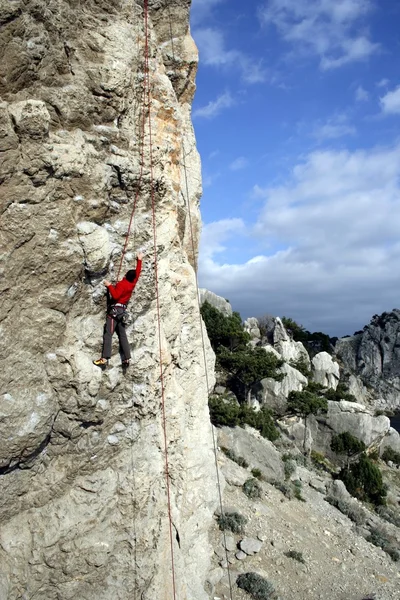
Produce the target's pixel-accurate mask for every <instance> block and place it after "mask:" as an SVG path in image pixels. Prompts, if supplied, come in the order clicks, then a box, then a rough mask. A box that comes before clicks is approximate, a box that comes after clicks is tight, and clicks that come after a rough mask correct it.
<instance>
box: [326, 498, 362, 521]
mask: <svg viewBox="0 0 400 600" xmlns="http://www.w3.org/2000/svg"><path fill="white" fill-rule="evenodd" d="M325 500H326V502H329V504H332V506H334V507H335V508H337V509H338V510H340V512H341V513H343V514H344V515H346V516H347V517H349V519H350V520H351V521H353V523H355V524H356V525H364V523H365V521H366V513H365V511H364V510H363V509H362V508H361V507H359V506H357V505H356V504H353V503H351V502H347V501H346V500H341V499H339V498H335V497H334V496H327V497H326V498H325Z"/></svg>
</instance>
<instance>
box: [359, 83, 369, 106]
mask: <svg viewBox="0 0 400 600" xmlns="http://www.w3.org/2000/svg"><path fill="white" fill-rule="evenodd" d="M368 100H369V93H368V92H367V90H364V88H363V87H362V85H359V86H358V88H357V89H356V101H357V102H367V101H368Z"/></svg>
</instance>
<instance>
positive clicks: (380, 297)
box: [199, 145, 400, 335]
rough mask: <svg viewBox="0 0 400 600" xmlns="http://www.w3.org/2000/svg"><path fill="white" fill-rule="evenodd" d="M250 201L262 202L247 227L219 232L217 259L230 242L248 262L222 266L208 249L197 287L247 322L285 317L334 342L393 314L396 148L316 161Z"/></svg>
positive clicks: (399, 168)
mask: <svg viewBox="0 0 400 600" xmlns="http://www.w3.org/2000/svg"><path fill="white" fill-rule="evenodd" d="M253 192H254V194H255V195H256V196H257V197H258V198H259V199H262V200H263V207H262V210H261V211H260V214H259V216H258V219H257V222H256V224H255V226H254V227H251V228H250V227H249V226H248V227H247V228H246V227H244V226H243V224H242V225H241V227H238V228H237V229H234V228H232V229H230V228H229V227H227V226H226V222H224V225H223V226H222V229H223V231H224V235H225V237H224V247H225V248H227V249H228V250H227V252H226V253H225V256H226V255H227V254H228V253H229V239H227V236H229V235H230V234H231V235H232V236H234V242H235V245H237V244H238V240H239V238H240V236H242V238H243V245H246V247H248V246H249V236H252V237H251V241H252V243H253V244H256V243H257V244H258V249H257V250H256V252H255V254H256V256H255V258H254V259H252V260H251V261H248V262H246V263H244V264H237V263H233V264H222V263H221V262H220V261H219V260H218V254H217V252H215V251H214V250H213V247H212V245H210V249H209V251H208V253H207V254H204V253H202V254H201V257H200V270H199V276H200V282H201V285H202V287H207V288H209V289H211V290H213V291H214V292H216V293H217V294H220V295H222V296H223V297H225V298H229V299H230V301H231V302H232V304H233V307H234V309H235V310H239V311H240V312H241V313H242V315H243V316H245V317H247V316H259V315H262V314H265V313H270V314H275V315H280V316H282V315H286V316H291V317H293V318H295V319H296V320H298V321H300V322H301V323H303V324H304V325H305V326H306V327H307V328H308V329H310V330H321V331H326V332H327V333H330V334H332V335H335V334H336V335H344V334H346V333H352V332H353V331H355V330H357V329H360V328H361V327H362V326H363V325H365V324H366V323H367V322H368V321H369V319H370V318H371V316H372V315H373V314H374V313H379V312H383V311H384V310H390V309H392V308H393V307H395V306H398V305H399V298H400V280H399V277H398V264H399V260H400V242H399V239H400V145H397V146H394V147H390V148H376V149H372V150H369V151H362V150H359V151H355V152H349V151H340V152H339V151H326V150H325V151H316V152H313V153H311V154H309V155H308V156H306V157H305V159H304V160H303V161H302V162H299V163H298V164H296V165H295V166H294V167H293V169H292V172H291V176H290V178H289V179H288V180H287V182H286V183H285V184H284V185H281V186H279V187H272V188H265V189H264V188H262V187H260V186H255V187H254V190H253ZM209 228H210V230H211V231H213V232H215V231H218V228H219V224H218V223H213V224H211V225H207V226H205V228H204V235H205V236H207V235H208V234H209V232H208V229H209ZM244 236H247V237H246V238H245V237H244ZM202 247H203V246H202ZM263 247H264V251H261V252H260V249H261V250H262V248H263Z"/></svg>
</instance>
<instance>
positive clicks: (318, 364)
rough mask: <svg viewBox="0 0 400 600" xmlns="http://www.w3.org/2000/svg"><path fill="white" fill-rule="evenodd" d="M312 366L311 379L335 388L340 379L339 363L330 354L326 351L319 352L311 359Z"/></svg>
mask: <svg viewBox="0 0 400 600" xmlns="http://www.w3.org/2000/svg"><path fill="white" fill-rule="evenodd" d="M312 366H313V373H312V377H313V380H314V381H315V382H316V383H320V384H321V385H323V386H324V387H326V388H333V389H334V390H336V388H337V386H338V383H339V379H340V372H339V364H338V363H337V362H336V361H334V360H333V359H332V356H331V355H330V354H328V352H319V353H318V354H316V355H315V356H314V358H313V359H312Z"/></svg>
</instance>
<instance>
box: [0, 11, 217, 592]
mask: <svg viewBox="0 0 400 600" xmlns="http://www.w3.org/2000/svg"><path fill="white" fill-rule="evenodd" d="M189 5H190V2H189V0H174V1H173V2H169V1H167V0H150V2H149V57H150V58H149V73H150V75H149V77H150V85H151V90H152V92H151V93H152V99H151V103H150V107H149V109H148V108H147V105H148V102H146V101H145V100H146V99H144V98H143V90H144V87H143V81H144V68H145V61H144V45H145V29H144V18H143V17H144V15H143V2H140V1H139V0H138V1H136V0H85V2H78V1H76V0H70V1H68V2H67V1H66V0H61V1H60V0H24V1H22V0H13V1H12V2H6V1H4V0H2V1H1V2H0V23H1V24H2V27H1V31H0V49H1V56H2V61H1V65H0V96H1V98H2V101H1V103H0V184H1V196H0V202H1V224H0V238H1V239H0V242H1V248H2V250H1V255H0V270H1V284H0V285H1V297H2V311H1V317H2V322H1V327H0V328H1V335H0V340H1V342H0V343H1V348H0V356H1V359H2V368H1V375H0V377H1V383H2V386H1V387H2V396H1V398H0V525H1V527H0V531H1V533H0V596H1V598H2V600H17V598H22V597H24V598H25V597H26V598H33V597H34V598H35V600H53V599H54V600H56V599H57V600H69V599H72V598H82V599H83V598H85V600H124V599H127V598H132V597H144V595H146V597H149V598H160V600H162V599H163V598H166V599H167V598H171V597H172V592H171V588H172V577H171V549H170V545H171V544H172V547H173V551H174V561H175V581H176V586H177V595H178V597H180V598H187V599H192V600H199V599H205V598H207V597H208V596H207V594H206V592H205V590H204V583H205V579H206V571H207V566H208V561H209V551H208V545H207V528H208V523H209V522H210V519H211V515H212V513H213V510H214V506H215V503H216V498H217V489H216V483H215V481H216V477H215V471H214V470H213V461H212V453H211V447H212V444H211V429H210V426H209V421H208V409H207V391H208V390H207V389H206V383H205V378H204V365H203V359H202V347H201V335H200V326H201V325H200V323H201V321H200V319H199V315H198V309H197V298H196V284H195V272H194V268H193V267H195V265H196V260H197V256H196V253H197V246H198V238H199V222H200V217H199V211H198V202H199V198H200V195H201V185H200V183H199V182H200V179H201V178H200V163H199V158H198V153H197V151H196V147H195V140H194V135H193V130H192V125H191V121H190V111H191V101H192V97H193V93H194V88H195V83H194V78H195V73H196V65H197V51H196V48H195V45H194V43H193V40H192V38H191V37H190V34H189V27H188V12H189ZM170 27H171V28H172V34H173V41H171V34H170ZM147 110H150V117H151V127H152V140H153V154H152V161H151V160H150V154H149V134H150V131H149V121H148V119H147V115H148V113H147ZM143 128H144V145H143V148H144V151H143V160H142V159H141V154H142V150H141V148H142V131H143ZM151 162H152V165H153V177H154V188H153V189H154V194H152V193H151V189H152V186H151V171H150V164H151ZM142 163H143V164H142ZM184 165H185V166H186V170H185V168H184ZM186 183H187V187H186ZM186 189H188V197H186ZM181 190H182V191H183V190H184V191H185V193H184V194H183V192H182V193H181ZM184 196H185V197H184ZM152 197H153V199H154V207H155V215H156V217H155V229H156V234H157V236H156V243H155V244H154V241H155V240H154V237H153V220H152V219H153V217H152ZM134 206H135V213H134V219H133V228H132V233H131V237H130V239H129V243H128V247H127V253H126V256H125V260H124V261H123V265H122V268H123V271H122V272H123V273H124V272H125V270H127V269H128V268H129V267H131V266H132V263H133V260H134V256H135V252H136V250H137V249H138V247H142V248H143V249H144V251H145V254H146V257H145V261H144V269H143V274H142V276H141V279H140V281H139V284H138V286H137V288H136V290H135V294H134V298H133V301H132V302H131V306H130V312H131V314H132V317H133V325H131V326H130V327H129V328H128V336H129V338H130V340H131V341H132V349H133V366H132V368H131V370H129V371H128V372H127V373H126V374H124V373H123V372H122V370H121V368H120V361H119V358H118V356H117V352H116V345H115V344H116V343H115V342H114V352H115V354H114V357H113V359H112V361H111V365H110V367H109V368H108V369H107V370H106V371H104V372H102V371H101V370H99V369H97V368H96V367H95V366H93V365H92V359H93V358H95V357H98V356H99V355H100V352H101V337H102V327H103V320H104V311H105V297H104V288H103V286H102V283H101V280H102V278H103V277H104V276H105V275H106V274H107V277H108V278H109V279H112V278H113V277H116V275H117V266H118V264H119V261H120V258H121V252H122V247H123V244H124V241H125V234H126V232H127V230H128V223H129V219H130V216H131V213H132V209H133V207H134ZM188 206H189V207H190V209H191V215H192V219H191V220H192V223H193V228H194V231H193V234H194V237H193V243H192V238H191V235H190V230H189V219H188ZM154 246H155V247H154ZM155 250H156V251H157V252H156V253H155ZM155 254H157V258H158V260H157V267H158V282H159V307H160V319H161V321H160V329H159V330H158V325H157V322H158V318H157V314H158V310H157V302H156V295H157V291H156V286H155ZM205 339H207V336H205ZM160 344H161V349H160V347H159V345H160ZM206 355H207V362H208V367H209V385H210V386H212V385H213V384H214V376H213V354H212V352H211V350H210V348H209V347H208V345H207V347H206ZM160 363H161V364H160ZM161 369H162V371H161ZM161 373H162V378H161ZM161 379H162V381H161ZM162 386H163V387H164V391H165V393H164V400H165V417H166V419H165V422H166V440H167V448H168V462H169V473H170V493H171V516H172V523H173V525H172V533H173V535H172V540H171V541H170V537H169V522H168V516H167V515H168V504H167V495H166V477H165V452H164V441H163V440H164V433H163V417H162V408H161V406H162V394H161V390H162Z"/></svg>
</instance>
